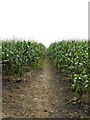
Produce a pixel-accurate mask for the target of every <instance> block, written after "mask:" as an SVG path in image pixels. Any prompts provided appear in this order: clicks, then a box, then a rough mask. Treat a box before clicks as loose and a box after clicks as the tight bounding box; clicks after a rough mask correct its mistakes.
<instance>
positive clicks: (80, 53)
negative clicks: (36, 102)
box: [48, 40, 90, 96]
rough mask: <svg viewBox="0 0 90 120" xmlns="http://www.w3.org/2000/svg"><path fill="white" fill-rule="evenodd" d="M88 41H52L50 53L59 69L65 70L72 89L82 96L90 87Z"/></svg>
mask: <svg viewBox="0 0 90 120" xmlns="http://www.w3.org/2000/svg"><path fill="white" fill-rule="evenodd" d="M88 54H89V46H88V42H87V41H75V40H72V41H61V42H57V43H56V42H55V43H52V44H51V45H50V46H49V48H48V55H49V57H50V59H52V60H53V62H54V64H55V66H56V67H57V69H58V70H59V71H65V73H66V74H67V76H68V78H69V80H70V85H71V89H72V90H73V91H75V93H76V94H79V95H80V96H82V94H83V93H85V92H87V89H88V87H90V74H89V71H90V57H89V55H88Z"/></svg>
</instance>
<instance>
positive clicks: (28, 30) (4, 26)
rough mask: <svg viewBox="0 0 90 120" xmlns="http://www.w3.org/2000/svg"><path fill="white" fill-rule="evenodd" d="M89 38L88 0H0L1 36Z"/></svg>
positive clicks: (44, 39) (43, 39)
mask: <svg viewBox="0 0 90 120" xmlns="http://www.w3.org/2000/svg"><path fill="white" fill-rule="evenodd" d="M13 36H15V37H16V38H23V39H26V40H27V39H34V40H36V41H39V42H42V43H44V44H45V45H46V46H48V45H49V44H50V43H51V42H53V41H55V40H56V41H57V40H62V39H70V38H73V39H75V38H80V39H88V0H0V38H12V37H13Z"/></svg>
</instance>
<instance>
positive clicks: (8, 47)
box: [2, 41, 45, 76]
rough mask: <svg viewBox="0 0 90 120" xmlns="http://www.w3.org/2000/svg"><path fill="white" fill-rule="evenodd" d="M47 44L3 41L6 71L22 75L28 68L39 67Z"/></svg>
mask: <svg viewBox="0 0 90 120" xmlns="http://www.w3.org/2000/svg"><path fill="white" fill-rule="evenodd" d="M44 53H45V46H44V45H42V44H41V43H36V42H34V41H33V42H30V41H27V42H26V41H5V42H2V63H3V70H4V71H6V73H15V74H19V75H20V76H21V75H22V74H23V73H24V72H25V71H26V70H27V68H28V66H30V67H31V68H33V67H37V66H38V65H40V64H41V62H42V59H43V58H44Z"/></svg>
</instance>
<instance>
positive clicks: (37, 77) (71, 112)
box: [2, 59, 87, 118]
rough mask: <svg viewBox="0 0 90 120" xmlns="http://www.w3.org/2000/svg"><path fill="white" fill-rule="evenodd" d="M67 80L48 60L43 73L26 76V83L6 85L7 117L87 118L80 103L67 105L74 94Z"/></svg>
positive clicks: (5, 103) (4, 87)
mask: <svg viewBox="0 0 90 120" xmlns="http://www.w3.org/2000/svg"><path fill="white" fill-rule="evenodd" d="M65 78H66V77H65V75H64V74H63V73H61V74H60V75H58V74H57V72H56V70H55V69H54V66H52V64H50V62H49V61H48V59H45V60H44V63H43V68H42V70H38V71H36V72H34V73H30V72H28V73H26V75H25V76H24V81H22V82H16V81H13V82H3V100H2V103H3V106H2V112H3V118H9V117H11V118H70V117H71V118H72V117H87V115H86V114H85V113H84V112H83V110H81V109H80V108H79V105H78V104H77V105H71V104H66V103H67V101H69V100H70V95H69V93H68V82H67V81H66V80H65ZM3 81H4V80H3Z"/></svg>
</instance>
